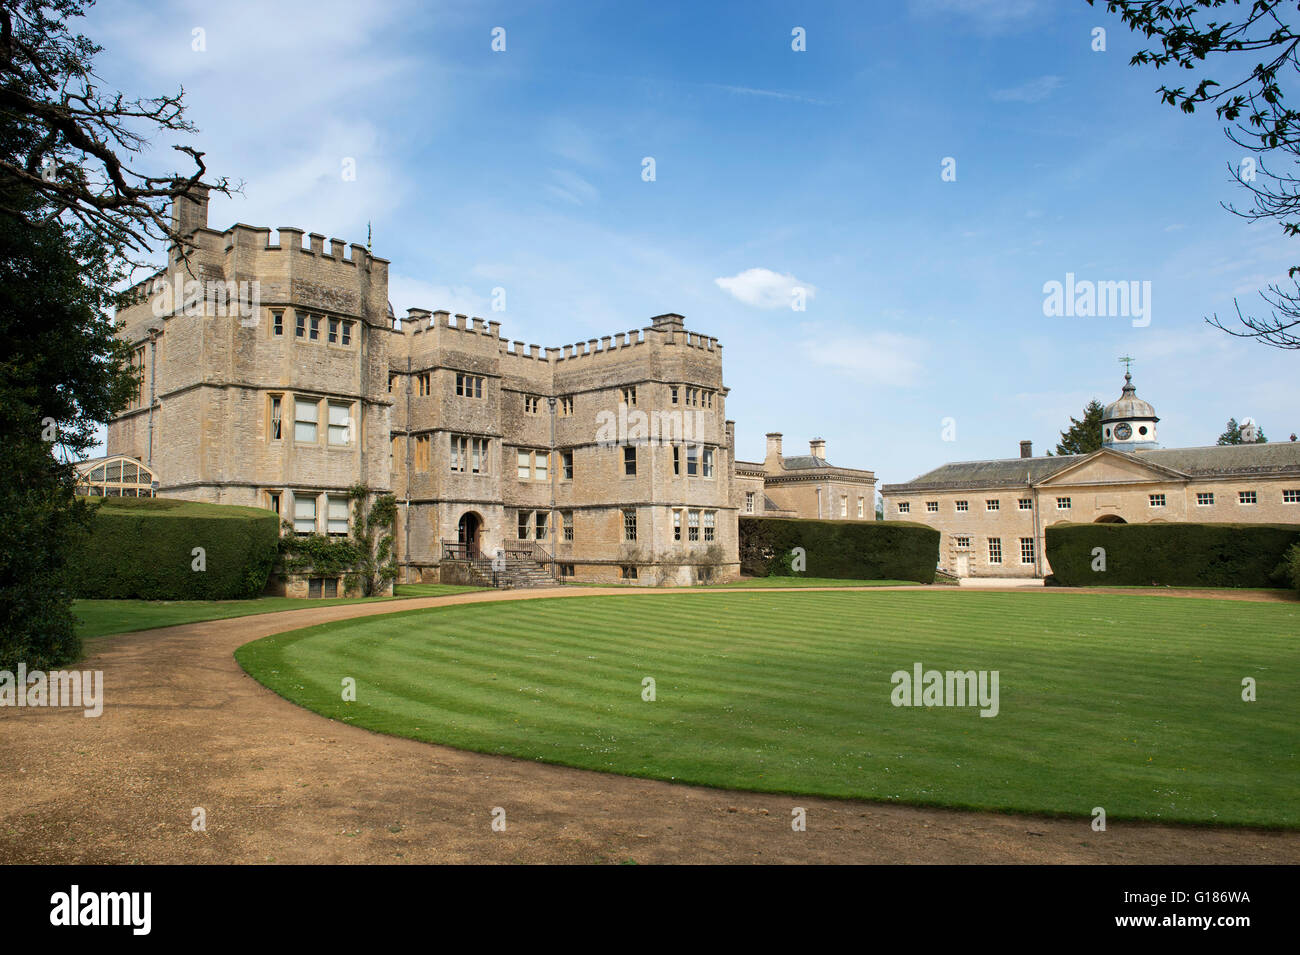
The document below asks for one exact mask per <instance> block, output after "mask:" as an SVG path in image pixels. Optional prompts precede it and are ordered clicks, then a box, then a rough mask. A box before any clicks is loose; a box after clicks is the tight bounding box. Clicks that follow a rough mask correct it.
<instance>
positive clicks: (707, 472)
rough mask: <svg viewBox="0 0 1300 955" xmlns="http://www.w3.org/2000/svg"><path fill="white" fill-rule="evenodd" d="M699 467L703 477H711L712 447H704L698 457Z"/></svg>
mask: <svg viewBox="0 0 1300 955" xmlns="http://www.w3.org/2000/svg"><path fill="white" fill-rule="evenodd" d="M700 468H701V471H702V474H703V476H704V477H713V449H712V448H705V449H704V454H703V456H702V457H701V458H700Z"/></svg>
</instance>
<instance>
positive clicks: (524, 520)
mask: <svg viewBox="0 0 1300 955" xmlns="http://www.w3.org/2000/svg"><path fill="white" fill-rule="evenodd" d="M532 525H533V512H532V511H520V512H519V527H518V535H517V536H518V537H519V539H520V540H521V541H526V540H528V530H529V528H531V527H532Z"/></svg>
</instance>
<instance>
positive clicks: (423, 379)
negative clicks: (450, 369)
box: [415, 371, 432, 398]
mask: <svg viewBox="0 0 1300 955" xmlns="http://www.w3.org/2000/svg"><path fill="white" fill-rule="evenodd" d="M431 384H432V382H431V380H430V378H429V373H428V372H427V371H426V372H423V373H422V374H419V375H416V376H415V386H416V394H418V395H419V396H420V397H422V398H423V397H425V396H426V395H428V394H429V387H430V385H431Z"/></svg>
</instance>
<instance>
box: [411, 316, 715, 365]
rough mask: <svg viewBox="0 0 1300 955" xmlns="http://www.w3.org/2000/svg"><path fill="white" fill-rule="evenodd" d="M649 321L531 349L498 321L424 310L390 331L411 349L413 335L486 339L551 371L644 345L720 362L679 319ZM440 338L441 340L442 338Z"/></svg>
mask: <svg viewBox="0 0 1300 955" xmlns="http://www.w3.org/2000/svg"><path fill="white" fill-rule="evenodd" d="M666 318H672V319H676V322H675V323H673V322H662V321H661V319H666ZM652 321H653V324H651V325H649V326H646V327H644V328H634V329H631V330H630V331H626V332H616V333H615V334H613V335H602V336H600V337H598V338H589V339H587V340H586V341H580V342H575V343H573V344H571V345H536V344H530V343H527V342H523V341H519V340H517V339H515V340H512V339H509V338H506V337H505V336H503V335H502V334H501V323H500V322H497V321H488V320H484V319H482V318H478V317H470V316H468V315H462V314H457V315H454V316H453V315H452V314H451V313H450V312H447V311H444V310H438V311H432V312H431V311H429V310H428V309H423V308H410V309H407V317H406V318H405V319H404V320H403V321H402V327H401V328H400V329H394V333H395V334H399V335H403V336H409V337H408V339H407V340H408V342H409V343H410V345H411V346H413V347H416V346H417V341H416V339H415V337H414V336H418V335H427V334H434V335H435V336H437V338H438V343H439V344H443V345H449V346H451V345H454V344H455V343H456V338H457V336H459V335H465V336H476V337H477V338H478V339H479V341H481V340H482V339H487V340H488V341H492V342H495V344H496V353H497V354H498V355H499V356H500V357H502V358H508V359H517V360H521V361H530V362H547V363H550V364H553V365H556V366H557V369H558V367H559V366H560V365H561V364H562V363H565V362H582V361H583V360H584V359H599V358H601V357H604V356H609V355H618V356H620V357H622V356H623V355H625V354H626V353H628V352H629V350H632V349H636V348H639V347H641V346H643V345H651V346H659V347H677V348H693V349H699V350H700V351H703V352H711V353H713V354H714V355H715V357H716V359H717V360H718V361H721V358H722V345H720V344H719V343H718V340H717V338H715V337H712V336H709V335H703V334H700V333H699V332H691V331H687V330H686V329H685V326H684V320H683V318H682V316H680V315H672V316H658V317H656V318H655V319H653V320H652ZM444 333H445V335H446V337H443V335H444ZM479 341H476V342H472V343H471V342H470V341H469V340H466V341H465V342H464V344H465V345H467V346H471V347H472V345H477V344H479Z"/></svg>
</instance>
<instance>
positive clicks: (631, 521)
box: [623, 509, 636, 541]
mask: <svg viewBox="0 0 1300 955" xmlns="http://www.w3.org/2000/svg"><path fill="white" fill-rule="evenodd" d="M623 540H625V541H634V540H636V511H634V510H631V509H628V510H626V511H624V512H623Z"/></svg>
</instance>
